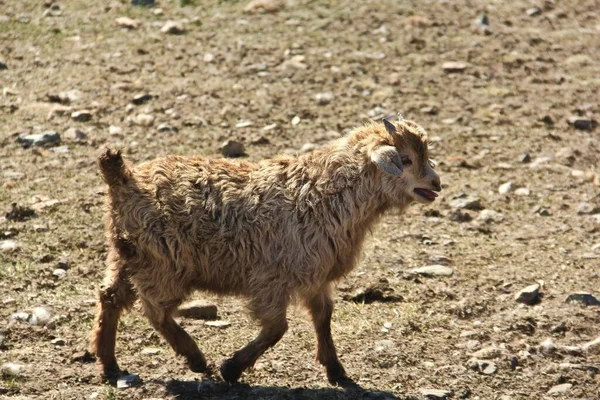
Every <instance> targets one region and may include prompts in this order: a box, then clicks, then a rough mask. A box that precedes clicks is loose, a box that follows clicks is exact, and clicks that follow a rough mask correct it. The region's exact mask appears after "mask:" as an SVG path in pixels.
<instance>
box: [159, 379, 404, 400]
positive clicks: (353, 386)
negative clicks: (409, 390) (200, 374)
mask: <svg viewBox="0 0 600 400" xmlns="http://www.w3.org/2000/svg"><path fill="white" fill-rule="evenodd" d="M155 383H158V384H160V385H162V386H164V387H165V390H166V391H167V392H168V393H169V394H171V395H173V396H175V397H176V398H178V399H206V400H217V399H223V400H243V399H252V400H280V399H281V400H361V399H364V400H402V399H400V398H399V397H397V396H395V395H393V394H391V393H387V392H380V391H367V390H365V389H363V388H362V387H360V386H359V385H358V384H357V383H355V382H354V381H351V380H348V381H347V382H344V383H343V384H340V386H338V387H331V388H314V389H313V388H289V387H282V386H250V385H248V384H245V383H237V384H234V385H229V384H227V383H221V382H213V381H203V382H200V381H195V380H194V381H179V380H169V381H155Z"/></svg>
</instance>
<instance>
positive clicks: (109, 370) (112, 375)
mask: <svg viewBox="0 0 600 400" xmlns="http://www.w3.org/2000/svg"><path fill="white" fill-rule="evenodd" d="M123 373H127V372H126V371H125V372H124V371H121V370H120V369H119V367H118V366H117V365H116V364H113V365H105V366H103V367H102V374H101V380H102V382H104V383H109V384H112V385H114V384H116V383H117V380H118V379H119V378H120V377H121V375H123Z"/></svg>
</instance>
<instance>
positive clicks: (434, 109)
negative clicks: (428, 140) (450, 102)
mask: <svg viewBox="0 0 600 400" xmlns="http://www.w3.org/2000/svg"><path fill="white" fill-rule="evenodd" d="M419 111H421V112H422V113H423V114H428V115H437V114H438V112H439V109H438V108H437V107H436V106H427V107H422V108H421V109H420V110H419Z"/></svg>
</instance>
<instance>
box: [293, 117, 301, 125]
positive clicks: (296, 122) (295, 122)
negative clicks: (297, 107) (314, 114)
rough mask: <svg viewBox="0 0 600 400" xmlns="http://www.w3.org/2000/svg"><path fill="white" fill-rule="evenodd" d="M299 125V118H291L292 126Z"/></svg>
mask: <svg viewBox="0 0 600 400" xmlns="http://www.w3.org/2000/svg"><path fill="white" fill-rule="evenodd" d="M299 123H300V117H299V116H297V115H296V116H295V117H294V118H292V125H294V126H296V125H298V124H299Z"/></svg>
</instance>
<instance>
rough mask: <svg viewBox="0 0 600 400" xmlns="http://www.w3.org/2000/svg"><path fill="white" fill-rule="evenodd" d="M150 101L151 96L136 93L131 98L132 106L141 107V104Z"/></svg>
mask: <svg viewBox="0 0 600 400" xmlns="http://www.w3.org/2000/svg"><path fill="white" fill-rule="evenodd" d="M150 100H152V95H151V94H149V93H138V94H136V95H135V96H133V100H131V102H132V103H133V104H135V105H136V106H141V105H142V104H145V103H147V102H149V101H150Z"/></svg>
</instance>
